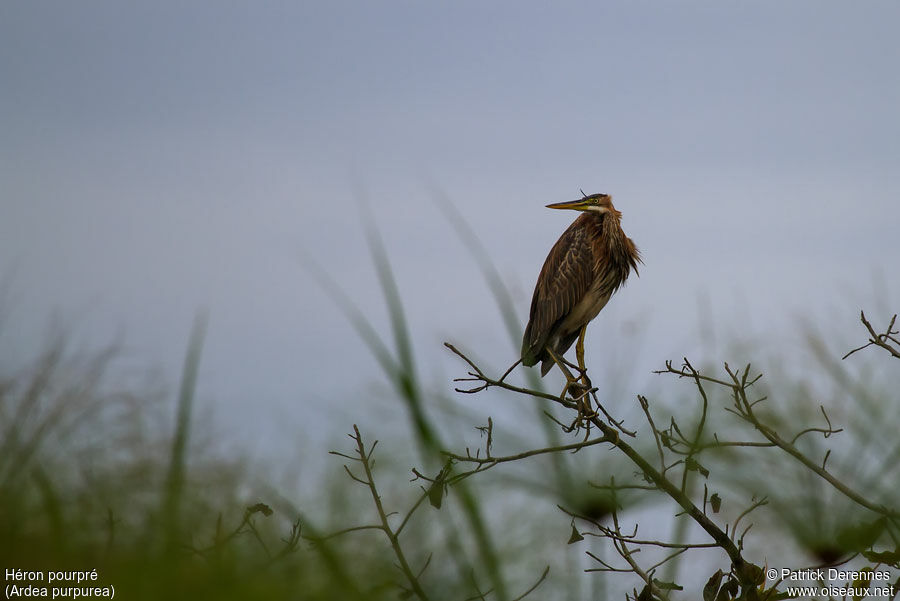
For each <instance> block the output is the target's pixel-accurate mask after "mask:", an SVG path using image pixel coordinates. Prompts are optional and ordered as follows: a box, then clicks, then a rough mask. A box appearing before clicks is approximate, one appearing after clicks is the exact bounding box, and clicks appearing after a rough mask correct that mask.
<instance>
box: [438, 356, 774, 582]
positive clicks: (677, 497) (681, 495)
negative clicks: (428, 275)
mask: <svg viewBox="0 0 900 601" xmlns="http://www.w3.org/2000/svg"><path fill="white" fill-rule="evenodd" d="M445 346H446V347H447V348H449V349H450V350H451V351H452V352H454V353H455V354H456V355H458V356H459V357H460V358H462V359H463V360H464V361H465V362H466V363H467V364H468V365H469V367H471V371H470V372H469V377H468V378H464V379H463V380H464V381H471V382H475V383H477V385H476V386H475V387H473V388H471V389H462V390H459V391H460V392H464V393H470V394H471V393H475V392H480V391H482V390H486V389H487V388H490V387H492V386H494V387H498V388H503V389H505V390H510V391H512V392H516V393H519V394H523V395H527V396H534V397H539V398H544V399H547V400H550V401H552V402H555V403H558V404H560V405H562V406H564V407H566V408H568V409H574V410H577V409H578V404H577V403H576V402H574V401H571V400H569V399H567V398H564V397H563V396H562V395H560V396H553V395H550V394H547V393H544V392H540V391H536V390H531V389H528V388H522V387H519V386H515V385H512V384H509V383H508V382H506V380H505V378H506V376H507V375H508V373H509V372H507V374H504V375H503V376H502V377H501V378H499V379H493V378H491V377H489V376H487V375H486V374H485V373H484V371H483V370H482V369H481V368H479V367H478V366H477V365H476V364H475V363H474V362H473V361H472V360H471V359H469V358H468V357H467V356H466V355H465V354H464V353H462V352H461V351H459V350H458V349H457V348H455V347H454V346H453V345H451V344H448V343H445ZM587 421H588V423H589V424H590V425H592V426H593V427H595V428H597V430H598V431H599V432H600V433H601V435H602V436H601V437H600V440H602V441H603V442H608V443H610V444H612V445H613V446H615V447H616V448H618V449H619V450H620V451H621V452H622V453H624V454H625V455H626V456H627V457H628V458H629V459H630V460H631V461H632V462H633V463H634V464H635V465H637V467H638V468H639V469H640V471H641V472H642V473H643V474H644V476H645V477H646V478H647V479H648V480H649V481H651V482H652V483H653V484H654V485H655V486H656V487H657V488H658V489H659V490H662V491H663V492H665V493H666V494H667V495H668V496H669V497H671V498H672V499H673V500H674V501H675V502H676V503H678V505H680V506H681V508H682V509H683V510H684V511H685V512H686V513H687V515H688V516H690V518H691V519H692V520H693V521H694V522H695V523H697V524H698V525H699V526H700V527H701V528H702V529H703V530H704V531H706V533H707V534H708V535H709V536H710V537H711V538H712V540H713V541H714V542H715V546H718V547H720V548H721V549H723V550H724V551H725V553H727V554H728V557H729V559H730V560H731V564H732V568H733V571H734V573H735V575H736V576H737V579H738V580H739V582H740V583H741V586H742V588H743V589H744V591H745V592H746V598H747V599H750V600H755V599H757V598H758V595H757V591H756V587H757V585H758V584H759V583H761V582H763V578H762V570H761V569H760V568H759V566H756V565H754V564H752V563H750V562H748V561H746V560H745V559H744V558H743V557H742V555H741V552H740V550H739V549H738V547H737V545H736V544H735V542H734V541H733V540H732V539H731V538H730V537H729V535H728V534H727V533H726V532H724V531H723V530H722V529H721V528H719V527H718V526H717V525H716V524H715V523H714V522H713V521H712V520H711V519H710V518H709V517H708V516H707V515H706V513H705V512H704V511H703V510H702V509H700V508H698V507H697V506H696V505H695V504H694V503H693V501H692V500H691V499H690V497H689V496H688V495H687V494H686V493H685V491H684V490H683V489H682V488H681V487H680V486H677V485H675V484H674V483H672V482H671V481H670V480H669V479H668V478H667V477H666V476H665V473H664V472H665V466H661V468H660V469H661V470H663V471H658V470H657V469H655V468H654V467H653V466H652V465H651V464H650V463H649V462H648V461H647V460H646V459H645V458H644V457H643V456H642V455H641V454H640V453H639V452H638V451H636V450H635V449H634V448H633V447H632V446H631V445H629V444H628V443H626V442H625V441H624V440H622V438H621V436H620V435H619V432H620V431H621V430H620V423H619V422H615V421H613V420H611V421H612V424H613V425H610V424H609V423H607V422H605V421H603V420H601V419H600V417H599V416H598V415H593V416H590V417H587ZM585 442H587V441H585ZM581 444H582V445H584V444H585V443H581ZM659 449H660V451H661V447H659ZM454 458H455V459H456V460H458V461H469V462H474V463H478V464H479V466H481V465H496V463H493V460H492V459H481V458H477V457H476V458H473V457H467V456H460V455H456V456H455V457H454ZM476 469H477V468H476ZM613 540H614V543H615V544H616V545H617V550H619V552H620V555H623V558H624V559H626V561H627V562H628V563H629V565H631V567H632V570H628V571H634V572H635V573H636V574H638V575H639V576H641V577H642V579H644V580H645V582H646V583H647V586H648V587H650V591H651V593H652V594H654V596H656V597H657V598H664V597H662V595H663V593H662V592H661V591H660V590H659V587H658V586H657V585H656V584H655V583H654V582H653V580H652V577H650V576H647V574H646V573H644V572H643V571H642V570H641V568H640V567H639V566H637V564H636V562H634V560H633V558H632V557H631V554H632V553H633V552H634V551H631V550H628V549H627V548H625V547H624V545H625V544H626V543H625V542H624V541H623V540H619V539H613ZM632 564H633V565H632Z"/></svg>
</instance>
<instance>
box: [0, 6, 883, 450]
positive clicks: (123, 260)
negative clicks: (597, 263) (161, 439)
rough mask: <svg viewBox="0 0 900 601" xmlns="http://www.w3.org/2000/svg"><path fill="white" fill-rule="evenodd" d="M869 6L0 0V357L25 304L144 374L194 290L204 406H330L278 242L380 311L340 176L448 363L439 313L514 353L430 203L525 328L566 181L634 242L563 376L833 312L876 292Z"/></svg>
mask: <svg viewBox="0 0 900 601" xmlns="http://www.w3.org/2000/svg"><path fill="white" fill-rule="evenodd" d="M898 26H900V4H897V3H896V2H893V1H891V2H887V1H884V2H878V1H871V2H865V3H852V4H848V3H846V2H821V1H815V2H812V1H809V2H807V1H791V2H781V1H772V2H752V3H751V2H721V1H716V2H712V1H710V2H677V3H676V2H631V1H620V2H605V3H596V2H584V3H545V2H453V3H438V2H413V1H409V2H245V3H237V2H229V3H220V2H215V3H214V2H191V3H184V2H160V1H158V0H154V1H153V2H90V1H85V2H77V3H76V2H65V1H60V2H42V1H30V2H24V1H23V2H4V3H2V4H0V82H2V84H0V182H2V192H0V194H2V197H0V276H2V278H3V282H4V304H5V306H6V314H7V317H6V319H5V321H4V322H3V329H2V332H0V342H2V344H0V348H2V354H0V357H2V358H3V360H4V361H6V362H8V363H7V364H8V365H11V364H14V363H15V362H16V361H18V360H20V359H21V357H23V356H27V355H28V353H30V352H32V350H34V349H36V348H39V347H40V343H41V342H42V341H43V340H44V338H43V336H44V334H45V332H46V331H47V325H48V323H49V322H50V320H51V318H53V317H55V318H57V319H58V320H59V321H60V322H61V323H64V324H66V325H67V326H68V327H69V328H71V330H72V331H73V332H74V334H73V335H74V337H75V339H76V340H77V342H78V344H81V345H86V346H88V347H90V346H100V345H102V344H103V343H106V342H109V341H110V340H112V339H114V338H117V337H118V339H121V340H123V341H124V342H125V347H126V349H127V353H128V356H129V357H130V358H132V359H136V360H137V361H138V364H141V365H153V366H159V367H161V369H162V372H163V373H164V374H165V377H166V378H167V381H168V382H169V383H170V384H171V385H172V386H173V390H174V386H175V383H177V379H178V369H179V367H180V364H181V361H182V357H183V353H184V348H185V346H186V341H187V338H188V333H189V330H190V324H191V321H192V319H193V316H194V314H195V313H196V312H197V310H198V309H200V308H204V307H205V308H208V309H209V311H210V323H209V334H208V339H207V346H206V351H205V355H204V359H203V366H202V370H201V377H200V383H199V391H200V396H201V398H202V399H205V401H204V402H206V403H208V404H211V405H212V406H214V407H217V408H218V411H219V412H220V413H224V414H227V415H231V416H234V417H235V418H236V420H235V422H234V423H235V424H236V425H238V424H239V425H240V426H239V429H240V430H241V431H243V432H244V433H245V436H246V437H247V438H248V439H249V440H251V441H254V440H261V439H264V438H266V437H267V436H268V435H269V434H272V433H274V436H272V437H270V438H278V437H279V436H283V435H287V434H288V433H289V432H294V433H296V432H297V431H299V432H301V433H306V434H305V435H309V430H310V429H311V426H310V424H312V423H325V424H326V428H325V429H326V430H327V431H328V432H329V433H330V432H332V431H333V432H335V433H340V432H342V431H345V430H346V429H347V428H349V424H350V423H351V421H352V420H355V419H359V418H358V417H357V416H358V415H359V414H360V412H365V411H369V410H371V408H370V407H369V405H368V403H369V400H368V397H367V394H368V392H369V391H370V390H371V388H372V384H373V383H377V382H379V381H380V379H381V376H380V374H379V371H378V368H377V364H376V362H375V361H374V360H373V359H372V358H371V357H370V356H369V354H368V353H367V351H366V350H365V349H364V348H363V347H362V345H361V344H360V342H359V340H358V338H357V337H356V336H355V334H354V333H353V331H352V328H351V327H350V326H349V325H348V323H347V320H346V319H345V318H344V316H343V315H342V314H341V312H340V311H339V310H338V308H337V307H336V306H335V303H334V302H333V300H331V299H330V298H329V296H328V295H327V294H326V293H324V292H323V291H322V289H321V287H319V286H318V285H317V284H316V283H315V280H314V279H313V278H312V277H311V275H310V273H309V271H308V270H307V269H306V268H305V267H304V260H303V258H302V257H303V256H304V254H306V255H308V256H310V257H311V258H312V259H313V260H314V261H315V262H316V263H318V264H319V265H321V266H322V267H323V268H324V269H326V270H327V271H329V272H330V273H331V276H332V277H333V278H334V280H335V281H337V282H338V283H339V285H340V286H341V287H342V288H343V289H344V290H345V291H346V293H347V294H348V295H349V296H350V297H351V298H352V299H353V300H354V301H355V302H356V303H357V304H358V305H359V306H360V307H363V308H365V312H366V314H367V315H368V316H369V317H370V318H371V320H372V321H373V323H374V324H375V326H376V327H377V328H378V329H379V331H381V332H383V333H384V334H385V335H386V336H387V335H389V333H390V330H389V326H388V322H387V316H386V315H387V314H386V311H385V309H384V306H383V303H382V300H381V294H380V291H379V288H378V286H377V280H376V277H375V275H374V270H373V267H372V263H371V260H370V256H369V251H368V248H367V246H366V243H365V237H364V231H365V218H364V217H363V216H362V215H361V214H360V207H361V206H362V205H361V203H365V206H368V207H369V208H370V210H371V213H372V214H373V215H374V222H375V225H376V226H377V228H378V230H379V231H380V232H381V235H382V236H383V238H384V240H385V244H386V247H387V250H388V253H389V256H390V258H391V260H392V262H393V265H394V268H395V271H396V276H397V280H398V284H399V286H400V290H401V294H402V297H403V301H404V303H405V308H406V310H407V311H408V315H409V319H410V323H411V327H412V328H413V331H414V336H415V344H416V350H417V353H418V354H417V356H418V358H419V366H420V368H421V369H422V371H423V378H424V380H425V382H426V384H427V385H429V386H432V387H436V388H442V389H443V390H444V391H445V392H448V393H449V383H448V378H450V377H453V376H457V375H460V372H461V371H462V370H461V367H460V366H459V365H458V363H457V362H455V361H454V360H452V358H450V357H448V356H447V353H446V351H445V350H444V349H443V348H442V347H441V344H440V343H441V341H443V340H446V339H450V340H453V341H455V342H456V343H458V344H460V345H461V346H463V347H466V348H468V349H472V350H475V351H477V352H478V354H479V355H480V356H481V357H485V358H487V360H488V361H489V362H491V364H492V365H495V366H505V365H507V364H509V363H510V362H511V361H512V360H513V359H514V358H515V356H516V353H517V351H518V349H517V345H515V344H514V343H513V342H511V341H510V339H509V338H508V336H507V333H506V330H505V329H504V326H503V323H502V320H501V317H500V315H499V314H498V311H497V309H496V306H495V303H494V301H493V300H492V298H491V296H490V293H489V290H488V288H487V286H486V285H485V284H484V282H483V280H482V278H481V275H480V274H479V271H478V269H477V265H476V263H475V262H474V261H473V259H472V257H471V255H470V254H469V253H468V251H467V250H466V248H465V246H464V244H462V243H461V242H460V240H459V238H458V237H457V236H456V234H455V233H454V231H453V228H452V227H451V226H450V224H449V223H448V222H447V220H446V219H445V218H444V216H443V213H442V212H441V210H440V208H439V204H438V202H437V200H436V199H437V198H438V197H440V196H445V197H446V198H448V199H449V200H450V201H451V202H452V203H453V205H454V206H455V207H456V209H458V211H460V212H461V213H462V214H463V215H464V216H465V217H466V219H467V220H468V221H469V223H470V224H471V227H472V228H473V229H474V231H475V232H476V233H477V234H478V236H479V237H480V238H481V241H482V242H483V244H484V246H485V247H486V248H487V250H488V251H489V253H490V254H491V256H492V257H493V259H494V261H495V262H496V265H497V267H498V268H499V270H500V272H501V273H502V276H503V278H504V280H505V282H506V284H507V285H508V286H509V287H510V289H511V290H512V292H513V295H514V300H515V302H516V308H517V311H518V313H519V319H520V321H522V323H523V326H524V320H525V318H526V317H527V310H528V306H529V302H530V298H531V291H532V288H533V286H534V282H535V279H536V277H537V273H538V271H539V270H540V267H541V264H542V262H543V260H544V257H545V256H546V253H547V251H548V250H549V248H550V246H551V245H552V244H553V242H554V241H555V240H556V238H557V237H558V236H559V234H560V233H561V232H562V231H563V230H564V229H565V227H566V226H567V225H568V223H569V222H570V221H571V219H573V218H574V217H575V215H574V214H568V213H566V212H560V211H549V210H547V209H545V208H544V205H545V204H547V203H550V202H558V201H562V200H570V199H573V198H576V197H578V196H580V193H579V189H580V188H583V189H584V191H585V192H587V193H593V192H606V193H610V194H612V195H613V197H614V200H615V203H616V206H617V207H618V208H619V209H620V210H621V211H622V212H623V214H624V222H623V225H624V227H625V229H626V231H627V233H628V234H629V235H630V236H631V237H632V238H633V239H634V240H635V242H636V243H637V244H638V246H639V247H640V248H641V249H642V251H643V254H644V257H645V263H646V265H645V266H644V267H643V269H642V270H641V276H640V278H639V279H637V278H635V279H632V280H631V281H629V283H628V285H627V286H626V287H625V288H624V289H623V290H621V291H620V292H619V293H618V294H617V296H616V297H615V298H614V299H613V300H612V301H611V303H610V304H609V305H608V307H607V308H606V309H605V310H604V311H603V313H602V314H601V315H600V317H599V318H598V319H597V320H596V321H595V323H594V324H593V325H592V326H591V328H590V329H589V331H588V332H589V337H588V338H589V339H588V347H587V348H588V360H589V363H590V362H591V359H592V358H593V360H594V362H595V363H596V364H598V365H597V367H595V368H594V372H593V373H594V374H595V375H594V380H595V382H598V381H600V380H603V379H604V378H602V377H598V375H597V374H606V371H604V366H607V365H617V363H616V362H618V365H621V364H627V366H628V370H626V371H629V378H630V379H628V380H627V383H628V389H627V390H624V391H616V392H623V393H627V394H628V395H633V394H635V393H637V392H641V390H643V386H644V384H643V382H644V381H646V380H649V379H651V378H652V377H653V376H650V375H649V370H650V369H652V368H654V367H659V366H660V365H661V364H662V362H663V361H664V360H665V359H668V358H673V359H678V358H679V357H680V356H682V355H684V354H691V353H693V354H695V355H696V354H700V355H704V356H714V353H713V349H711V348H709V345H710V344H712V342H711V340H712V339H710V338H709V337H708V336H707V337H705V338H704V337H703V336H702V335H701V334H702V332H703V331H704V328H703V327H701V326H700V325H699V324H700V322H701V321H703V322H705V323H708V324H709V325H710V327H714V329H715V330H716V331H721V332H725V331H727V332H729V333H735V334H737V335H740V334H741V333H742V332H744V333H746V334H747V335H748V336H750V335H751V334H752V335H754V336H755V335H763V336H765V335H766V334H767V333H769V334H771V335H772V336H777V337H779V338H778V340H779V343H780V342H782V341H784V340H788V341H789V340H792V339H793V340H794V341H795V342H796V343H797V344H800V342H801V341H800V339H799V338H800V336H799V332H800V330H799V329H796V328H797V322H798V321H799V319H800V318H801V317H804V316H805V317H806V318H807V319H810V320H812V321H814V322H816V323H818V325H819V326H821V327H822V329H823V330H829V329H836V330H839V331H841V332H850V333H857V328H858V326H857V324H856V323H855V320H856V319H857V315H858V310H859V309H861V308H863V309H867V310H871V311H872V312H873V315H872V316H873V317H877V318H886V317H887V316H888V312H891V313H893V312H896V311H897V310H898V305H897V303H898V302H900V277H898V267H897V261H898V256H900V230H898V225H900V194H898V191H900V116H898V115H900V112H898V107H900V71H898V65H900V42H898V37H897V31H898ZM878 311H883V313H878ZM859 334H860V336H861V331H859ZM638 338H640V341H639V342H638V341H637V339H638ZM622 349H630V350H627V351H623V350H622ZM716 350H722V349H716ZM845 350H847V349H835V351H836V352H838V351H845ZM622 353H628V354H627V356H624V358H623V355H622ZM787 354H792V352H791V350H790V349H788V352H787ZM695 355H692V356H695ZM725 358H727V357H725ZM631 371H634V373H633V374H632V373H631ZM361 393H366V394H361ZM607 393H609V394H611V393H612V391H607ZM632 398H633V396H632ZM376 405H377V403H376ZM378 406H381V407H384V406H386V405H385V404H382V405H378ZM397 411H398V414H399V413H400V410H399V408H398V410H397ZM317 420H318V421H317ZM321 420H324V421H321ZM329 435H330V434H329Z"/></svg>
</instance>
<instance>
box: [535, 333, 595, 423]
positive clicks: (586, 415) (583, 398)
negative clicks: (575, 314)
mask: <svg viewBox="0 0 900 601" xmlns="http://www.w3.org/2000/svg"><path fill="white" fill-rule="evenodd" d="M582 331H583V330H582ZM547 353H549V354H550V358H551V359H553V361H554V362H555V363H556V364H557V365H558V366H559V369H560V371H562V372H563V375H564V376H565V377H566V385H565V387H564V388H563V390H562V393H560V396H561V397H565V396H566V393H570V394H571V395H572V398H573V399H575V402H576V403H577V404H578V420H577V423H578V424H583V423H585V421H586V420H589V419H591V418H592V417H594V416H596V415H597V412H596V411H594V409H593V407H591V399H590V395H589V391H590V380H588V379H587V376H584V375H583V376H581V377H579V378H576V377H575V376H573V375H572V372H570V371H569V368H568V367H566V362H565V361H564V360H563V359H562V357H560V356H559V355H557V354H556V353H554V352H553V351H552V350H551V349H550V348H549V347H548V348H547ZM582 354H583V353H582ZM579 363H580V364H581V365H582V366H583V364H584V361H583V357H582V360H580V361H579ZM579 369H581V372H582V374H583V373H584V368H583V367H579ZM575 391H578V392H575Z"/></svg>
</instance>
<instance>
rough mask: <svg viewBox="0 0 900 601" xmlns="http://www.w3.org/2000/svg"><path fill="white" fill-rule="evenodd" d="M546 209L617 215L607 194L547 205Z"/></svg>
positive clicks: (610, 197)
mask: <svg viewBox="0 0 900 601" xmlns="http://www.w3.org/2000/svg"><path fill="white" fill-rule="evenodd" d="M547 208H548V209H572V210H574V211H592V212H594V213H618V211H616V208H615V207H614V206H613V203H612V196H610V195H609V194H591V195H590V196H585V197H584V198H579V199H578V200H570V201H567V202H557V203H554V204H551V205H547Z"/></svg>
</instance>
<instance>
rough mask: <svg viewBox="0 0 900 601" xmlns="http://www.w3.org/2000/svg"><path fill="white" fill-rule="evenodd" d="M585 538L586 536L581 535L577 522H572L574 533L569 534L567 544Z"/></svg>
mask: <svg viewBox="0 0 900 601" xmlns="http://www.w3.org/2000/svg"><path fill="white" fill-rule="evenodd" d="M582 540H584V537H583V536H581V533H580V532H578V529H577V528H576V527H575V524H572V535H571V536H569V542H568V543H567V544H569V545H571V544H573V543H577V542H578V541H582Z"/></svg>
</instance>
